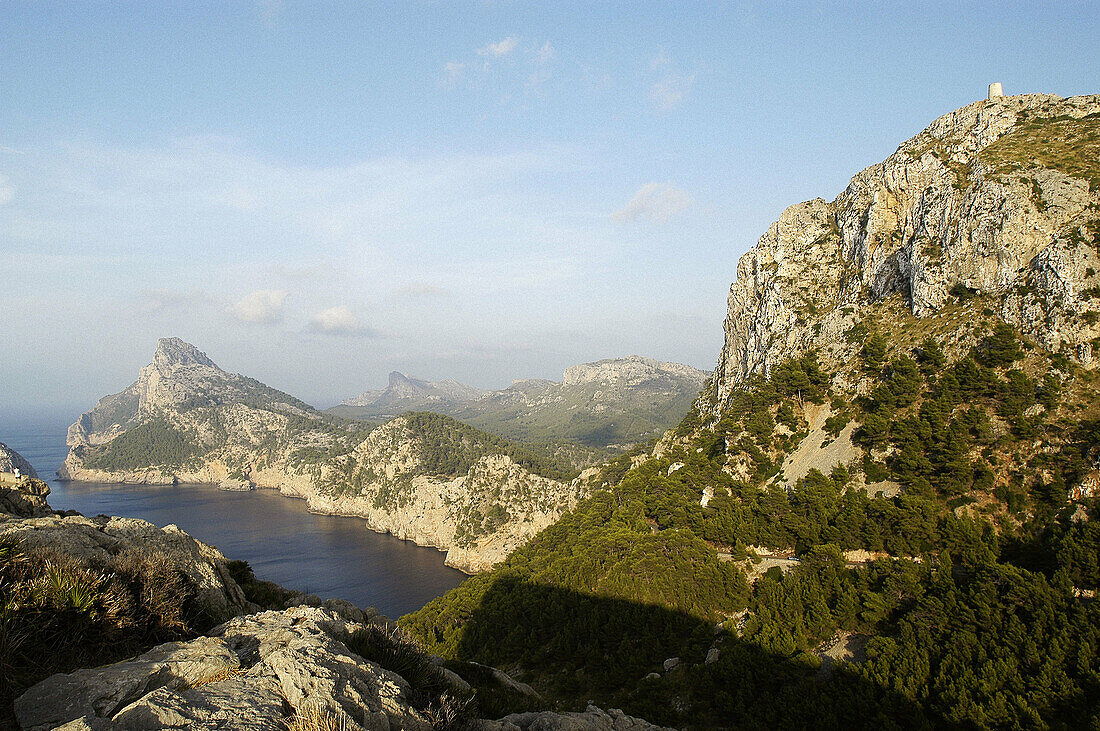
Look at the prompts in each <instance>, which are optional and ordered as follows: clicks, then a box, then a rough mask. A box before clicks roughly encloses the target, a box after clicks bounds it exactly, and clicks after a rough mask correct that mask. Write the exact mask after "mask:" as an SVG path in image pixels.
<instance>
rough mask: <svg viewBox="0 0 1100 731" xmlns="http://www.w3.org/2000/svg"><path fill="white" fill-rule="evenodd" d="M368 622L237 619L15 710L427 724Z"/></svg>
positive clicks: (557, 721)
mask: <svg viewBox="0 0 1100 731" xmlns="http://www.w3.org/2000/svg"><path fill="white" fill-rule="evenodd" d="M371 621H374V622H379V623H383V624H384V623H385V619H384V618H376V619H374V620H371V619H368V618H366V617H364V616H363V615H362V613H361V612H360V613H358V614H357V615H352V614H348V613H342V612H339V611H333V610H332V609H327V608H320V607H294V608H291V609H287V610H284V611H279V612H276V611H269V612H263V613H260V614H254V615H250V616H243V617H237V618H235V619H232V620H230V621H228V622H226V623H225V624H223V625H220V626H218V627H215V628H214V629H213V630H211V631H210V632H209V633H208V635H207V636H204V637H199V638H197V639H194V640H191V641H190V642H170V643H166V644H163V645H159V646H157V647H154V648H153V649H151V650H149V651H148V652H146V653H144V654H142V655H139V656H138V657H136V658H134V659H132V660H127V661H125V662H119V663H115V664H113V665H107V666H104V667H99V668H90V669H85V670H78V671H76V672H73V673H69V674H58V675H54V676H51V677H50V678H47V679H46V680H44V681H42V682H40V683H38V684H37V685H35V686H33V687H31V688H30V689H29V690H28V691H26V692H25V693H24V694H23V695H22V696H20V697H19V698H18V699H17V700H16V702H15V715H16V718H17V720H18V722H19V725H20V727H21V728H22V729H23V730H24V731H45V730H46V729H54V728H65V729H71V730H75V729H94V730H96V731H100V730H106V729H119V730H120V731H122V730H125V731H137V730H138V729H142V730H144V729H164V728H178V729H227V730H233V731H245V730H251V729H257V730H259V729H265V730H266V729H272V728H288V727H290V728H295V727H302V728H304V727H306V725H305V724H303V723H301V722H302V721H303V720H305V719H316V720H318V721H323V722H328V724H330V725H326V726H324V727H326V728H328V727H333V728H335V727H339V728H345V729H349V731H350V730H353V729H395V730H396V729H407V730H409V731H428V730H429V729H432V728H433V727H435V726H434V725H433V721H436V720H437V719H436V718H434V717H432V715H431V714H430V713H429V712H428V711H426V710H421V709H423V708H424V703H423V702H422V699H419V700H420V702H417V700H418V699H417V698H416V695H417V693H418V692H419V691H418V689H417V688H416V687H415V686H414V685H413V684H412V682H410V680H409V679H406V678H405V677H402V675H400V674H398V673H396V672H394V671H392V670H388V669H386V668H385V667H382V666H381V665H379V664H378V663H377V662H374V661H373V660H371V659H370V658H367V657H364V656H362V655H359V654H357V653H356V652H355V651H354V650H352V649H351V647H354V646H355V645H354V642H353V638H354V637H355V636H356V634H357V633H362V632H363V631H365V630H366V629H367V626H366V624H364V623H366V622H371ZM403 672H404V671H403ZM441 672H442V671H441ZM410 677H411V676H410ZM442 677H444V678H445V679H446V680H445V682H447V683H448V685H450V687H452V688H454V689H455V690H456V691H457V692H458V693H459V694H462V693H467V694H468V693H470V692H471V690H470V686H469V685H468V684H467V683H466V682H465V681H464V680H462V679H461V678H459V677H458V676H457V675H455V674H454V673H453V672H451V671H446V672H442ZM414 682H415V681H414ZM296 723H297V724H298V725H297V726H295V725H294V724H296ZM467 724H468V726H469V727H471V728H481V729H486V731H498V730H499V731H514V730H517V729H525V730H526V729H563V730H564V729H582V730H587V729H591V730H592V731H619V730H622V731H626V730H628V729H631V730H633V729H637V730H639V731H641V730H643V729H655V728H657V727H656V726H652V725H651V724H649V723H646V722H645V721H643V720H641V719H637V718H633V717H630V716H627V715H625V714H624V713H623V712H622V711H619V710H614V709H612V710H610V711H604V710H601V709H600V708H597V707H595V706H589V707H588V709H587V710H585V711H584V712H583V713H552V712H541V713H523V714H513V715H510V716H506V717H505V718H503V719H501V720H499V721H489V720H479V719H468V721H467Z"/></svg>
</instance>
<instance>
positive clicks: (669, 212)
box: [611, 183, 691, 226]
mask: <svg viewBox="0 0 1100 731" xmlns="http://www.w3.org/2000/svg"><path fill="white" fill-rule="evenodd" d="M690 205H691V196H689V195H688V194H687V193H686V192H685V191H683V190H680V189H679V188H676V187H673V185H672V183H646V184H645V185H643V186H642V187H641V188H639V189H638V192H637V193H635V194H634V197H633V198H631V199H630V202H629V203H627V204H626V205H625V206H623V207H622V208H620V209H619V210H617V211H615V212H614V213H612V214H611V220H612V221H614V222H615V223H630V222H631V221H637V220H638V219H639V218H644V219H647V220H649V221H650V222H652V223H654V224H656V225H658V226H660V225H663V224H665V223H667V222H668V219H670V218H671V217H672V216H674V215H676V214H677V213H679V212H680V211H682V210H684V209H685V208H687V207H688V206H690Z"/></svg>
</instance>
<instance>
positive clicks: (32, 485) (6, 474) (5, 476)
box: [0, 443, 50, 518]
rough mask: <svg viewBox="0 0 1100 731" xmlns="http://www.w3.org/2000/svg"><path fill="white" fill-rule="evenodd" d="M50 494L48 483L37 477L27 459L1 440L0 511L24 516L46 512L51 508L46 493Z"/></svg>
mask: <svg viewBox="0 0 1100 731" xmlns="http://www.w3.org/2000/svg"><path fill="white" fill-rule="evenodd" d="M16 470H18V471H19V472H18V476H16V472H15V471H16ZM49 494H50V486H49V485H47V484H46V483H45V482H43V481H42V480H39V479H38V474H37V473H36V472H35V471H34V468H33V467H31V465H30V462H28V461H27V460H26V459H24V457H23V455H21V454H19V453H18V452H16V451H15V450H14V449H12V448H11V447H9V446H7V445H5V444H2V443H0V513H7V514H9V515H18V516H22V517H25V518H29V517H37V516H41V515H47V514H49V512H50V509H49V505H47V504H46V496H47V495H49Z"/></svg>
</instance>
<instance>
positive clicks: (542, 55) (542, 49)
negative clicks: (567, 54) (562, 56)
mask: <svg viewBox="0 0 1100 731" xmlns="http://www.w3.org/2000/svg"><path fill="white" fill-rule="evenodd" d="M531 53H532V55H533V56H534V58H535V63H536V64H538V65H539V66H545V65H546V64H548V63H550V62H551V61H553V60H554V58H555V57H556V56H557V55H558V54H557V51H555V50H554V47H553V46H551V45H550V41H546V42H545V43H543V44H542V45H541V46H539V47H538V48H536V49H534V51H532V52H531Z"/></svg>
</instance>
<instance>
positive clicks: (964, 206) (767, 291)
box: [714, 94, 1100, 403]
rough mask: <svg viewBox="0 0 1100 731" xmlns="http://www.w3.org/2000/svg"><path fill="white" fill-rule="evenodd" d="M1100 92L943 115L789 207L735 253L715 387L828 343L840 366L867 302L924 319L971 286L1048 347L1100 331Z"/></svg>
mask: <svg viewBox="0 0 1100 731" xmlns="http://www.w3.org/2000/svg"><path fill="white" fill-rule="evenodd" d="M1098 158H1100V98H1098V97H1096V96H1080V97H1072V98H1069V99H1061V98H1059V97H1056V96H1052V95H1044V94H1028V95H1023V96H1013V97H998V98H994V99H991V100H987V101H980V102H975V103H974V104H971V105H969V106H966V107H963V108H962V109H959V110H957V111H955V112H952V113H951V114H947V115H945V116H943V117H940V118H939V119H937V120H936V121H935V122H933V123H932V124H931V125H929V126H928V128H926V129H925V130H924V131H923V132H921V133H920V134H918V135H917V136H916V137H913V138H912V139H910V140H909V141H907V142H905V143H903V144H902V145H901V146H900V147H899V148H898V150H897V152H895V153H894V154H893V155H891V156H890V157H888V158H887V159H886V160H884V161H883V162H881V163H879V164H877V165H873V166H871V167H869V168H867V169H866V170H864V171H862V172H861V173H859V174H858V175H856V176H855V177H854V178H852V180H851V182H850V183H849V184H848V187H847V188H846V189H845V190H844V192H843V193H841V194H840V195H839V196H837V198H836V199H834V200H833V201H832V202H826V201H824V200H821V199H817V200H812V201H808V202H806V203H800V204H798V205H794V206H791V207H790V208H788V209H787V210H785V211H784V212H783V214H782V215H781V216H780V217H779V220H778V221H776V222H775V223H774V224H772V226H771V227H770V228H769V229H768V231H767V232H766V233H765V234H764V235H763V236H762V237H761V238H760V240H759V241H758V242H757V244H756V246H755V247H753V249H752V250H751V251H749V253H747V254H745V255H744V256H743V257H741V260H740V262H739V263H738V266H737V281H736V282H734V284H733V286H732V287H731V288H730V295H729V310H728V312H727V315H726V322H725V334H726V337H725V345H724V346H723V348H722V354H721V357H720V358H719V360H718V368H717V371H716V377H715V380H714V389H715V396H716V400H717V402H719V403H721V402H724V401H725V400H727V399H728V397H729V395H730V393H731V392H732V391H733V390H734V389H735V388H737V387H738V386H739V385H740V384H742V383H744V381H745V379H746V378H747V377H748V376H749V375H750V374H753V373H762V374H766V373H769V372H771V369H773V368H774V367H775V366H776V365H778V364H779V363H781V362H783V361H784V360H786V359H788V358H791V357H793V356H796V355H800V354H802V353H805V352H809V351H810V350H816V351H817V352H818V354H819V356H820V357H821V359H822V362H823V363H825V364H827V365H829V366H830V367H839V366H841V365H842V364H843V363H845V362H846V358H847V357H848V356H849V355H850V353H851V348H850V347H849V346H850V343H849V340H848V339H847V338H846V337H845V333H847V332H848V331H849V330H850V329H851V328H852V326H853V325H854V324H855V323H856V322H857V321H858V320H859V319H860V318H861V317H862V316H863V312H862V310H863V308H864V307H866V306H867V305H870V304H873V303H876V302H882V301H884V300H886V299H887V298H889V297H890V296H891V295H897V296H898V297H899V298H901V300H902V301H903V302H904V305H905V307H906V308H907V309H908V310H909V312H911V313H912V314H913V315H914V316H916V317H918V318H926V317H928V316H930V315H934V314H937V313H941V312H943V311H944V309H945V308H946V307H948V306H949V305H951V304H953V303H955V302H956V301H958V299H959V298H960V296H962V297H963V298H966V297H969V296H971V295H974V296H980V297H982V298H984V300H983V301H984V302H985V303H986V304H987V305H988V306H989V307H990V308H991V309H993V310H994V312H995V314H996V315H997V316H998V317H1000V318H1001V319H1003V320H1004V321H1006V322H1008V323H1009V324H1011V325H1013V326H1014V327H1016V328H1018V329H1019V330H1020V331H1021V332H1022V333H1023V334H1024V336H1025V337H1027V338H1028V339H1030V340H1032V341H1034V342H1035V343H1036V345H1039V346H1041V347H1042V348H1044V349H1045V350H1047V351H1049V352H1052V353H1065V354H1066V355H1067V356H1071V357H1073V358H1075V359H1076V360H1077V361H1079V362H1081V363H1084V364H1088V363H1090V362H1091V360H1092V352H1093V347H1094V345H1095V343H1094V341H1095V340H1096V339H1097V337H1100V275H1098V274H1097V272H1100V252H1098V251H1097V236H1098V235H1100V211H1098V205H1100V168H1098V163H1097V160H1098Z"/></svg>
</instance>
